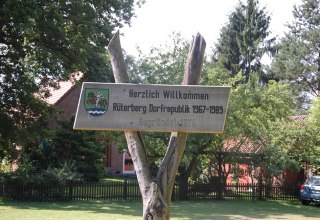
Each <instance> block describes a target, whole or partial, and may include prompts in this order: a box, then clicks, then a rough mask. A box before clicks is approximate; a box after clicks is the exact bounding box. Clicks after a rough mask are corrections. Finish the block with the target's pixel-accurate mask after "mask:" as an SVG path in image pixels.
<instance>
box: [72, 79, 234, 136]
mask: <svg viewBox="0 0 320 220" xmlns="http://www.w3.org/2000/svg"><path fill="white" fill-rule="evenodd" d="M229 93H230V87H213V86H182V85H181V86H180V85H137V84H114V83H112V84H111V83H90V82H85V83H83V85H82V90H81V94H80V99H79V103H78V109H77V114H76V119H75V123H74V129H81V130H135V131H167V132H172V131H177V132H178V131H180V132H181V131H182V132H190V133H221V132H222V131H223V128H224V122H225V118H226V113H227V107H228V99H229Z"/></svg>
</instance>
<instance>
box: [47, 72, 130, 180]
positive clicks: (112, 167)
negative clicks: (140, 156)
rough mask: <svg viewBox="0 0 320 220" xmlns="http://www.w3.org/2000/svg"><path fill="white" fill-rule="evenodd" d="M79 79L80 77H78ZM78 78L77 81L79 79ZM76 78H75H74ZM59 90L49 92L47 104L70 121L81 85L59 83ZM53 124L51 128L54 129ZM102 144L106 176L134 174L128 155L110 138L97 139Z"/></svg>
mask: <svg viewBox="0 0 320 220" xmlns="http://www.w3.org/2000/svg"><path fill="white" fill-rule="evenodd" d="M80 77H81V76H80ZM80 77H78V79H79V78H80ZM76 78H77V77H76ZM59 85H60V88H59V89H57V90H51V96H50V97H49V98H48V99H47V102H48V103H49V104H51V105H55V106H56V107H58V109H59V110H61V111H60V112H59V115H58V117H59V119H60V120H61V119H66V120H68V119H70V118H71V117H72V116H74V115H75V114H76V111H77V107H78V101H79V97H80V92H81V85H80V84H79V83H77V79H76V80H74V81H71V80H69V81H66V82H59ZM54 124H55V123H53V125H52V127H54V126H55V125H54ZM97 139H99V140H100V141H102V142H105V161H104V164H105V171H106V173H108V174H122V175H132V174H135V172H134V168H133V163H132V159H131V157H130V155H129V154H128V153H127V152H120V151H119V150H118V148H117V145H116V143H114V142H113V141H112V139H111V138H110V137H103V139H102V137H97Z"/></svg>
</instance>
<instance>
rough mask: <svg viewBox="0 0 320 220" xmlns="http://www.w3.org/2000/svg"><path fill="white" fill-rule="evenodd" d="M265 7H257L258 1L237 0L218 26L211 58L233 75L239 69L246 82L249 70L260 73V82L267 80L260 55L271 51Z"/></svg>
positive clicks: (271, 40)
mask: <svg viewBox="0 0 320 220" xmlns="http://www.w3.org/2000/svg"><path fill="white" fill-rule="evenodd" d="M265 10H266V8H265V7H263V8H259V2H258V1H257V0H247V4H243V3H242V2H239V5H238V6H237V7H236V8H235V10H234V11H233V12H231V14H230V15H229V22H228V23H227V24H226V25H225V26H224V27H223V28H222V29H221V32H220V37H219V39H218V43H217V44H216V49H215V51H214V59H216V60H217V61H219V62H221V63H222V64H223V67H224V68H225V69H227V70H229V71H230V75H231V76H232V77H234V76H236V75H237V74H238V73H239V72H240V71H241V72H242V73H243V75H244V76H245V78H244V80H245V82H247V81H248V79H249V75H250V73H251V72H258V73H260V81H267V79H266V78H265V77H266V76H265V75H264V74H263V72H262V64H261V58H262V56H263V55H265V54H267V53H273V52H274V49H273V43H274V40H275V39H274V38H271V39H268V36H269V34H270V31H269V24H270V19H271V18H270V16H269V15H268V14H267V13H266V11H265Z"/></svg>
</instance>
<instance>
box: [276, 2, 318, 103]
mask: <svg viewBox="0 0 320 220" xmlns="http://www.w3.org/2000/svg"><path fill="white" fill-rule="evenodd" d="M319 10H320V1H319V0H308V1H303V3H302V4H301V5H300V6H298V7H294V10H293V16H294V21H293V22H292V23H291V24H289V25H288V27H289V28H290V31H289V33H288V34H287V35H286V36H285V37H284V38H283V39H282V40H281V42H280V43H279V45H278V47H279V51H278V53H277V54H276V56H275V59H274V61H273V62H272V66H271V70H272V71H273V72H274V73H275V75H276V76H277V77H278V78H279V79H282V80H288V81H289V82H290V83H291V85H292V88H294V89H295V92H296V94H298V95H300V96H301V97H303V93H308V94H309V95H312V96H319V91H320V62H319V59H320V42H319V39H320V18H319ZM305 97H307V96H305ZM307 98H308V97H307ZM306 102H309V100H308V99H306Z"/></svg>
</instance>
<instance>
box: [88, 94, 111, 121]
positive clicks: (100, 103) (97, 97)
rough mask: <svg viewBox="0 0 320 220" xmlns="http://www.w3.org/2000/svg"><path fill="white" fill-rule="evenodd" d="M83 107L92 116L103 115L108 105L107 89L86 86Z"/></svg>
mask: <svg viewBox="0 0 320 220" xmlns="http://www.w3.org/2000/svg"><path fill="white" fill-rule="evenodd" d="M84 95H85V98H84V108H85V109H86V111H87V112H88V113H89V114H90V115H92V116H101V115H103V114H104V113H105V112H106V111H107V109H108V105H109V89H96V88H86V89H85V94H84Z"/></svg>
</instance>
